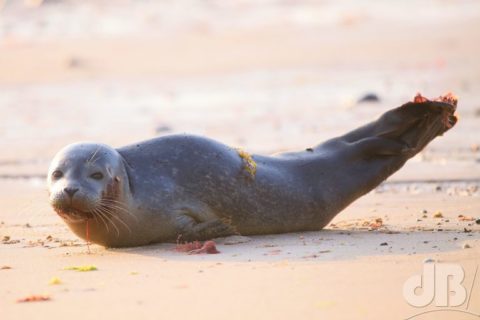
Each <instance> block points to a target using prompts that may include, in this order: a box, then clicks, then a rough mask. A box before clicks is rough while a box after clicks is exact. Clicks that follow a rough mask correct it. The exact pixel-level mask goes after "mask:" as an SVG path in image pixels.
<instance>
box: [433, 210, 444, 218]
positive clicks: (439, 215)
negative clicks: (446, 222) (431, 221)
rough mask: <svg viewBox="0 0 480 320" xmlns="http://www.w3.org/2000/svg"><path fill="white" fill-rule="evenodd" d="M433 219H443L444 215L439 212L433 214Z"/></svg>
mask: <svg viewBox="0 0 480 320" xmlns="http://www.w3.org/2000/svg"><path fill="white" fill-rule="evenodd" d="M433 217H434V218H443V213H441V212H440V211H437V212H435V213H434V214H433Z"/></svg>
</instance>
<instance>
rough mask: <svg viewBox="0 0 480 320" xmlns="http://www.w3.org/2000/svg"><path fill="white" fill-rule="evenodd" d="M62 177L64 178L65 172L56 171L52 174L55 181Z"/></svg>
mask: <svg viewBox="0 0 480 320" xmlns="http://www.w3.org/2000/svg"><path fill="white" fill-rule="evenodd" d="M61 177H63V172H62V171H59V170H55V171H53V172H52V178H53V179H60V178H61Z"/></svg>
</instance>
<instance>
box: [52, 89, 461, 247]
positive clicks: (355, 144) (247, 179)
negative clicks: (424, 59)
mask: <svg viewBox="0 0 480 320" xmlns="http://www.w3.org/2000/svg"><path fill="white" fill-rule="evenodd" d="M449 99H450V100H449ZM455 109H456V99H454V98H452V97H451V96H449V97H448V98H443V100H442V101H429V100H427V99H424V98H423V97H421V96H417V97H416V98H415V100H414V101H413V102H408V103H406V104H404V105H402V106H400V107H398V108H395V109H392V110H390V111H388V112H386V113H384V114H383V115H382V116H380V118H379V119H377V120H376V121H373V122H371V123H369V124H367V125H365V126H362V127H360V128H358V129H356V130H353V131H351V132H349V133H347V134H345V135H342V136H340V137H337V138H334V139H331V140H328V141H326V142H324V143H322V144H319V145H318V146H315V147H312V148H307V149H306V150H304V151H300V152H291V153H284V154H279V155H275V156H261V155H250V154H248V153H246V152H244V151H241V150H238V149H234V148H231V147H228V146H226V145H224V144H221V143H219V142H216V141H214V140H211V139H208V138H204V137H199V136H193V135H186V134H179V135H170V136H164V137H160V138H155V139H152V140H147V141H143V142H140V143H137V144H133V145H129V146H126V147H122V148H118V149H114V148H112V147H109V146H107V145H104V144H98V143H75V144H71V145H68V146H67V147H65V148H64V149H62V150H61V151H60V152H59V153H58V154H57V155H56V156H55V158H54V159H53V161H52V163H51V166H50V168H49V172H48V178H47V179H48V189H49V196H50V203H51V205H52V206H53V208H54V210H55V211H56V212H57V213H58V214H59V215H60V217H62V218H63V219H64V221H65V222H66V223H67V224H68V226H69V227H70V229H71V230H72V231H73V232H74V233H75V234H77V235H78V236H79V237H81V238H84V239H85V238H87V237H89V240H90V241H91V242H94V243H97V244H100V245H103V246H107V247H125V246H140V245H146V244H151V243H156V242H169V241H175V240H176V239H177V237H179V236H181V237H182V239H184V240H206V239H211V238H215V237H223V236H229V235H235V234H241V235H255V234H273V233H287V232H299V231H311V230H320V229H322V228H323V227H324V226H326V225H327V224H328V223H329V222H330V221H331V220H332V219H333V217H334V216H335V215H336V214H337V213H339V212H340V211H341V210H343V209H344V208H345V207H346V206H348V205H349V204H350V203H352V202H353V201H354V200H355V199H357V198H358V197H360V196H362V195H364V194H366V193H367V192H369V191H370V190H372V189H373V188H375V187H376V186H378V185H379V184H380V183H381V182H382V181H383V180H385V179H386V178H387V177H388V176H390V175H391V174H392V173H394V172H395V171H397V170H398V169H400V168H401V167H402V166H403V165H404V163H405V162H406V161H407V160H408V159H409V158H411V157H413V156H414V155H415V154H417V153H418V152H419V151H420V150H422V149H423V148H424V147H425V146H426V145H427V144H428V143H429V142H430V141H431V140H433V139H434V138H435V137H437V136H439V135H442V134H443V133H444V132H445V131H447V130H448V129H450V128H451V127H453V126H454V125H455V123H456V121H457V120H456V117H455V116H454V112H455Z"/></svg>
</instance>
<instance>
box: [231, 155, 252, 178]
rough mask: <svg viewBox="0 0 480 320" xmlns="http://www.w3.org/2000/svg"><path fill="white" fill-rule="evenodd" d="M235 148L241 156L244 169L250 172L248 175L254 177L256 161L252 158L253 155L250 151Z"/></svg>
mask: <svg viewBox="0 0 480 320" xmlns="http://www.w3.org/2000/svg"><path fill="white" fill-rule="evenodd" d="M235 150H237V153H238V156H239V157H240V158H242V160H243V162H244V164H245V167H244V169H245V170H246V171H247V172H248V173H249V174H250V176H251V177H252V179H253V178H255V174H256V173H257V163H256V162H255V160H253V157H252V156H251V155H250V153H248V152H246V151H244V150H242V149H239V148H237V149H235Z"/></svg>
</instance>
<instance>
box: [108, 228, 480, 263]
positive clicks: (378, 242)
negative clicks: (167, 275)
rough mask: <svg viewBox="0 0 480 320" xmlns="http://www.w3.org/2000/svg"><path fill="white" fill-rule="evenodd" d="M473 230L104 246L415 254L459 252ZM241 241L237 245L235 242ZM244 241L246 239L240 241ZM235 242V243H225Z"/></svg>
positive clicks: (252, 255) (265, 256) (281, 254)
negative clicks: (208, 246)
mask: <svg viewBox="0 0 480 320" xmlns="http://www.w3.org/2000/svg"><path fill="white" fill-rule="evenodd" d="M474 235H475V234H472V233H464V232H459V231H444V232H431V231H428V232H427V231H414V232H407V231H400V232H385V231H366V230H365V231H364V230H338V229H336V230H331V229H325V230H322V231H316V232H303V233H288V234H279V235H265V236H251V237H240V238H235V237H228V238H220V239H216V243H217V249H218V250H219V251H220V253H219V254H202V255H190V254H188V253H185V252H177V251H176V250H175V247H176V245H175V244H172V243H168V244H167V243H163V244H154V245H150V246H144V247H135V248H117V249H108V250H109V251H112V252H122V253H128V254H133V255H143V256H151V257H157V258H161V259H166V260H175V261H231V262H252V261H285V260H289V261H309V262H311V261H336V260H354V259H359V258H365V257H369V256H386V255H415V254H429V255H432V257H433V256H434V254H436V253H440V252H446V251H453V250H458V248H460V247H461V245H462V243H463V242H465V241H466V240H469V239H472V236H474ZM237 240H238V242H241V243H235V242H237ZM242 241H245V242H242ZM229 242H234V244H226V243H229Z"/></svg>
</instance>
